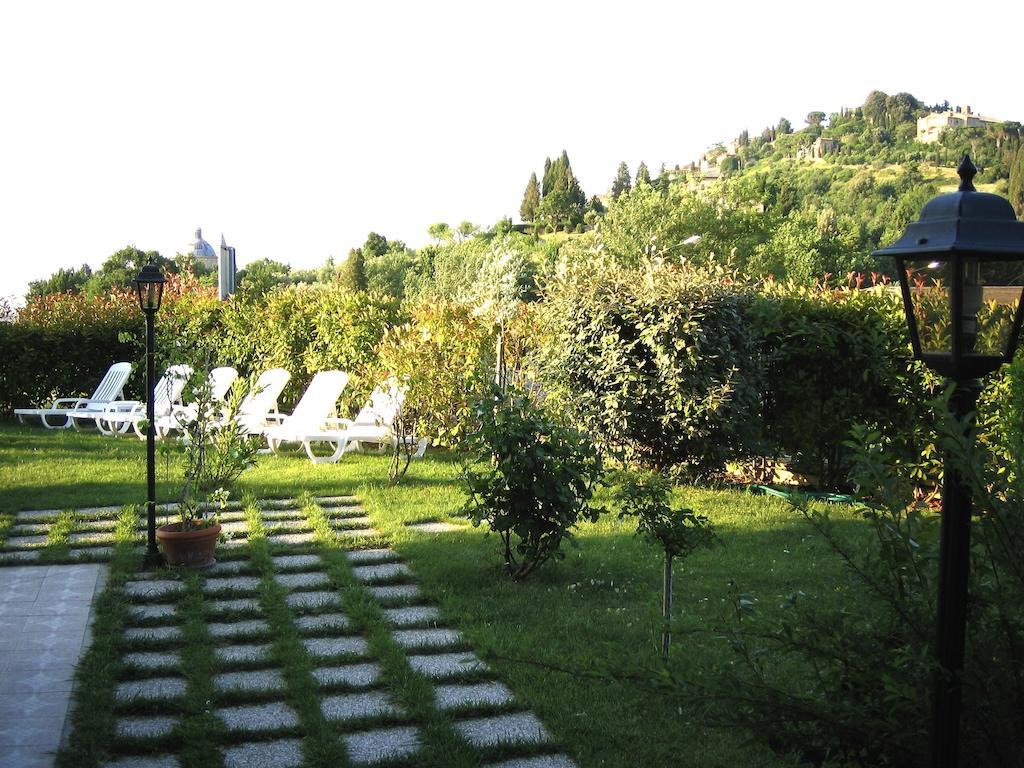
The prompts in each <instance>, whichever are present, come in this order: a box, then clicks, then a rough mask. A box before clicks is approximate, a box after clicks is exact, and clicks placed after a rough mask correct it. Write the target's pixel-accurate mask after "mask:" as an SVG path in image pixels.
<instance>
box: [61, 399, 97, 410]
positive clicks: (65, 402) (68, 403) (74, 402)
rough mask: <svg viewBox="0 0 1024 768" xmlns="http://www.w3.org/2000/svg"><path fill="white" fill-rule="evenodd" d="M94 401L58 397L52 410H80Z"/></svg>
mask: <svg viewBox="0 0 1024 768" xmlns="http://www.w3.org/2000/svg"><path fill="white" fill-rule="evenodd" d="M92 402H97V401H94V400H86V399H85V398H84V397H58V398H57V399H56V400H54V401H53V405H52V406H51V407H52V408H54V409H56V408H78V407H80V406H83V405H87V404H89V403H92Z"/></svg>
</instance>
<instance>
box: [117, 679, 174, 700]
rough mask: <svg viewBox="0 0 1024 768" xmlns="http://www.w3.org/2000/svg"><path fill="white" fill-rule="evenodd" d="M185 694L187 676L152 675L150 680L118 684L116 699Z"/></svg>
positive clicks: (172, 696)
mask: <svg viewBox="0 0 1024 768" xmlns="http://www.w3.org/2000/svg"><path fill="white" fill-rule="evenodd" d="M184 695H185V678H183V677H151V678H149V679H148V680H130V681H128V682H126V683H121V684H120V685H118V686H117V690H116V691H115V693H114V700H115V701H118V702H127V701H153V700H155V699H177V698H180V697H181V696H184Z"/></svg>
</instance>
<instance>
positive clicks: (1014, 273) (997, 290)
mask: <svg viewBox="0 0 1024 768" xmlns="http://www.w3.org/2000/svg"><path fill="white" fill-rule="evenodd" d="M1022 293H1024V263H1022V262H1019V261H987V260H985V259H983V258H979V257H977V256H965V257H964V302H963V314H964V319H963V327H964V354H966V355H971V354H974V355H998V356H1003V355H1005V354H1006V353H1007V352H1008V347H1009V344H1010V337H1011V334H1012V331H1013V320H1014V317H1016V314H1017V307H1018V306H1019V304H1020V301H1021V297H1022Z"/></svg>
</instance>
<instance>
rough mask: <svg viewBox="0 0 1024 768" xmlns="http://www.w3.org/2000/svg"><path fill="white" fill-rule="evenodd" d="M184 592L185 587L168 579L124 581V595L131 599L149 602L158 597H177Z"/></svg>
mask: <svg viewBox="0 0 1024 768" xmlns="http://www.w3.org/2000/svg"><path fill="white" fill-rule="evenodd" d="M184 590H185V585H184V584H183V583H182V582H180V581H170V580H169V579H157V580H153V581H126V582H125V584H124V593H125V594H126V595H127V596H128V597H131V598H136V599H140V600H151V599H155V598H158V597H168V596H170V595H177V594H179V593H181V592H183V591H184Z"/></svg>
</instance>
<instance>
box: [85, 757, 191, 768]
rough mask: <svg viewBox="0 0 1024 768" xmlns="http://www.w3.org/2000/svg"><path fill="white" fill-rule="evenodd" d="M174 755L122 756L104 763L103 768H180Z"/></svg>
mask: <svg viewBox="0 0 1024 768" xmlns="http://www.w3.org/2000/svg"><path fill="white" fill-rule="evenodd" d="M180 766H181V763H180V762H178V758H177V756H176V755H138V756H135V755H133V756H132V757H122V758H120V759H119V760H114V761H113V762H110V763H104V764H103V768H180Z"/></svg>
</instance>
